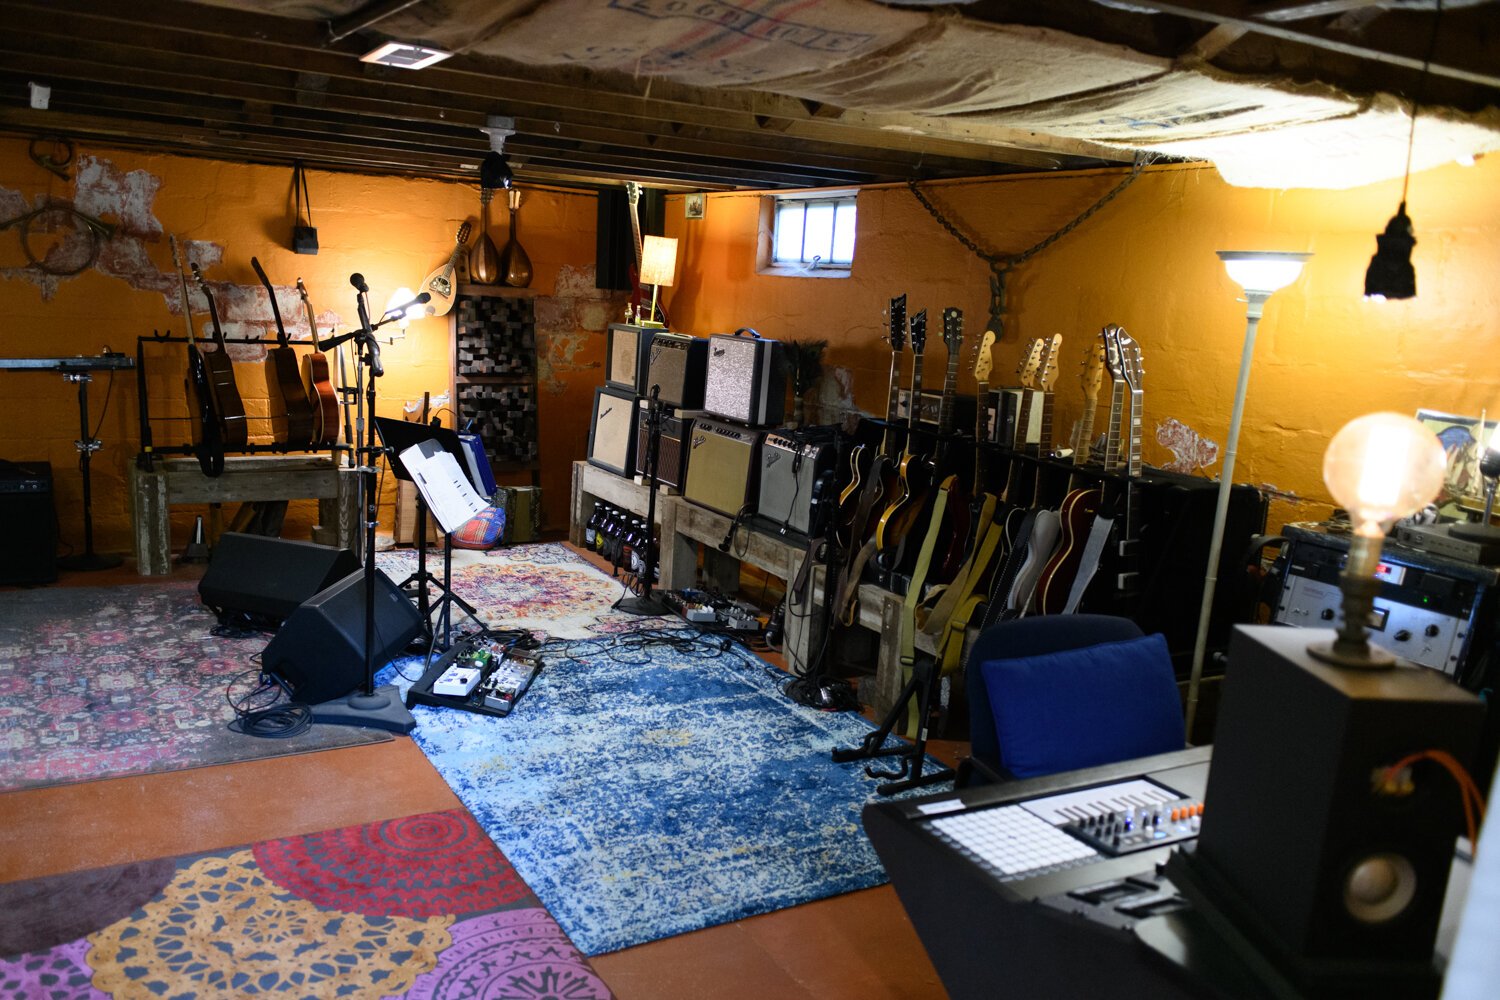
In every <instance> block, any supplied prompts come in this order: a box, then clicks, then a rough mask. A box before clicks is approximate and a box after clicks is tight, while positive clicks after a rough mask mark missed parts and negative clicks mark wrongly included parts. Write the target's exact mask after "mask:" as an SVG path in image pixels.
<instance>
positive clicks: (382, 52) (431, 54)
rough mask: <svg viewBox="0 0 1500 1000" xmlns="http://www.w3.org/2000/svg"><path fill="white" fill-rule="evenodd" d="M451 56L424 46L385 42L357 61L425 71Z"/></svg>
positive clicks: (450, 53)
mask: <svg viewBox="0 0 1500 1000" xmlns="http://www.w3.org/2000/svg"><path fill="white" fill-rule="evenodd" d="M451 55H453V53H452V52H444V51H443V50H442V49H429V48H427V47H426V46H425V45H412V44H410V43H408V42H386V43H385V44H384V45H382V46H380V48H378V49H372V50H370V51H369V52H366V53H365V54H364V55H362V56H360V57H359V61H360V62H367V63H379V64H380V65H382V66H396V67H398V68H400V69H425V68H426V67H428V66H431V65H432V64H433V63H436V62H442V61H443V60H444V59H447V58H448V57H449V56H451Z"/></svg>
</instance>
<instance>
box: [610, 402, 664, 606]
mask: <svg viewBox="0 0 1500 1000" xmlns="http://www.w3.org/2000/svg"><path fill="white" fill-rule="evenodd" d="M646 431H647V433H646V558H645V560H644V564H643V566H642V568H641V596H639V597H622V598H620V600H618V601H616V602H615V610H616V611H623V612H625V613H626V614H627V615H670V614H671V613H672V609H671V608H669V607H667V606H666V605H665V604H664V603H662V601H661V599H660V598H657V597H653V596H651V578H652V577H654V576H655V575H656V541H655V538H656V462H657V459H658V458H659V457H660V452H661V447H660V445H661V386H659V385H653V386H652V387H651V397H650V401H649V402H648V403H647V404H646Z"/></svg>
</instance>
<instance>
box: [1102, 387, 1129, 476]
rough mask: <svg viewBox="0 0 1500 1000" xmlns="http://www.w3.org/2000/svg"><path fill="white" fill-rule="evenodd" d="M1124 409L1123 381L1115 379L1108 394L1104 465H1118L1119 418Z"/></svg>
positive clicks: (1111, 467) (1109, 466) (1110, 466)
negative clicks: (1107, 422)
mask: <svg viewBox="0 0 1500 1000" xmlns="http://www.w3.org/2000/svg"><path fill="white" fill-rule="evenodd" d="M1124 409H1125V382H1124V380H1123V379H1115V382H1114V387H1113V388H1112V389H1111V390H1110V396H1109V429H1108V431H1107V433H1106V434H1105V437H1104V467H1105V468H1106V469H1111V470H1113V469H1118V468H1119V467H1120V420H1121V417H1122V416H1123V411H1124Z"/></svg>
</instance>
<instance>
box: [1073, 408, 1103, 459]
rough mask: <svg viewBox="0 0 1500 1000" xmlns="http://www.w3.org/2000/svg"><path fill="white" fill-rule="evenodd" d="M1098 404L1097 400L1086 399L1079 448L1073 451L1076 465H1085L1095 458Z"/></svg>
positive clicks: (1079, 426) (1079, 434) (1080, 427)
mask: <svg viewBox="0 0 1500 1000" xmlns="http://www.w3.org/2000/svg"><path fill="white" fill-rule="evenodd" d="M1098 404H1099V401H1098V400H1097V399H1089V398H1087V397H1084V401H1083V418H1082V420H1081V422H1080V423H1079V424H1078V447H1077V448H1075V449H1074V450H1073V464H1074V465H1085V464H1087V463H1088V461H1089V459H1090V458H1092V457H1093V447H1094V445H1093V441H1094V408H1095V407H1096V406H1098Z"/></svg>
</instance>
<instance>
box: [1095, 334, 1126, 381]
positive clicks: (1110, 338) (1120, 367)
mask: <svg viewBox="0 0 1500 1000" xmlns="http://www.w3.org/2000/svg"><path fill="white" fill-rule="evenodd" d="M1123 332H1124V331H1122V330H1121V329H1120V328H1119V327H1118V326H1115V325H1113V324H1111V325H1109V326H1106V327H1105V328H1104V329H1102V330H1100V331H1099V339H1100V340H1101V341H1103V343H1104V367H1105V368H1107V369H1108V370H1109V377H1110V378H1111V379H1113V380H1114V381H1116V382H1124V381H1125V367H1124V363H1123V362H1122V361H1121V360H1120V334H1121V333H1123Z"/></svg>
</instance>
